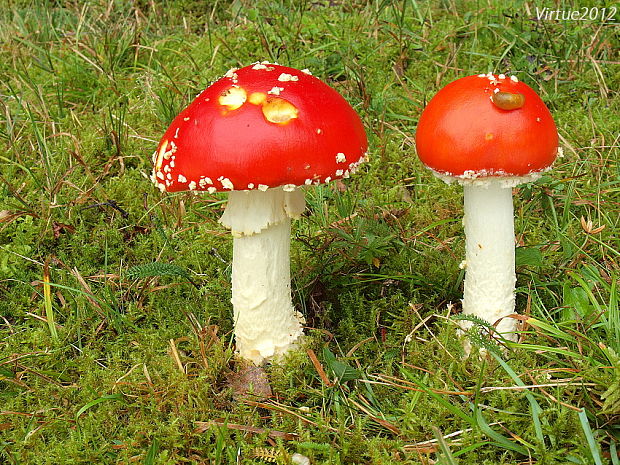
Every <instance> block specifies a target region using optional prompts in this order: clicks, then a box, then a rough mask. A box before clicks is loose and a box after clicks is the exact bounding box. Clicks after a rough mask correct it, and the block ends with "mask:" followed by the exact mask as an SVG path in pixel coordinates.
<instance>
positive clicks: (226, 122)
mask: <svg viewBox="0 0 620 465" xmlns="http://www.w3.org/2000/svg"><path fill="white" fill-rule="evenodd" d="M367 148H368V143H367V139H366V134H365V132H364V127H363V125H362V122H361V120H360V118H359V116H358V115H357V113H356V112H355V110H353V108H352V107H351V106H350V105H349V104H348V103H347V101H346V100H345V99H344V98H343V97H342V96H341V95H340V94H339V93H338V92H336V91H335V90H334V89H332V88H331V87H329V86H328V85H327V84H325V83H323V82H322V81H320V80H319V79H317V78H316V77H313V76H312V75H311V74H310V72H309V71H307V70H303V71H300V70H297V69H294V68H289V67H285V66H280V65H277V64H272V63H267V62H263V63H255V64H254V65H250V66H247V67H244V68H241V69H232V70H230V71H228V72H227V73H226V75H225V76H224V77H222V78H221V79H219V80H218V81H216V82H215V83H213V84H212V85H211V86H209V87H208V88H207V89H206V90H205V91H203V92H202V93H201V94H200V95H199V96H198V97H196V99H195V100H194V101H193V102H192V103H191V104H190V105H189V106H188V107H187V108H185V109H184V110H183V111H182V112H181V113H180V114H179V115H178V116H177V117H176V118H175V119H174V121H173V122H172V124H171V125H170V127H169V128H168V130H167V131H166V132H165V134H164V136H163V137H162V139H161V141H160V143H159V147H158V149H157V151H156V152H155V154H154V160H153V163H154V165H155V166H154V173H153V181H154V182H155V184H156V185H157V186H158V187H159V189H161V190H162V192H163V191H168V192H176V191H184V190H190V191H208V192H210V193H214V192H218V191H219V192H230V194H229V196H228V204H227V206H226V210H225V211H224V214H223V215H222V217H221V219H220V222H221V223H222V224H223V225H224V226H226V227H227V228H230V229H231V230H232V234H233V237H234V241H233V264H232V303H233V308H234V325H235V338H236V347H237V351H238V352H239V354H240V355H241V357H243V358H246V359H249V360H251V361H252V362H254V363H255V364H257V365H258V364H260V363H262V362H263V361H265V360H269V359H271V358H272V357H274V356H277V355H280V354H283V353H284V352H286V350H287V349H288V348H289V347H290V346H291V345H292V344H293V343H294V342H295V341H296V340H297V339H298V338H299V336H300V335H301V334H302V324H303V317H302V316H301V314H299V313H298V312H296V311H295V310H294V308H293V304H292V301H291V284H290V264H289V249H290V224H291V222H290V219H291V218H298V217H299V216H300V215H301V213H302V212H303V210H304V208H305V200H304V194H303V190H302V189H301V188H300V186H311V185H317V184H320V183H327V182H329V181H330V180H333V179H338V178H346V177H348V176H349V174H350V173H352V172H353V171H355V169H356V168H357V167H358V166H359V164H360V163H362V162H363V161H364V157H365V155H366V151H367Z"/></svg>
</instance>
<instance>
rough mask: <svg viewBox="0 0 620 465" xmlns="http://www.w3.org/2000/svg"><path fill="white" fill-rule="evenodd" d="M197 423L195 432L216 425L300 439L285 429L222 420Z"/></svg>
mask: <svg viewBox="0 0 620 465" xmlns="http://www.w3.org/2000/svg"><path fill="white" fill-rule="evenodd" d="M194 424H195V425H196V429H194V432H196V433H204V432H205V431H207V430H209V429H211V428H212V427H214V426H217V427H223V428H228V429H234V430H237V431H245V432H246V433H252V434H263V433H268V436H269V437H270V438H274V439H283V440H284V441H296V440H298V439H299V435H298V434H296V433H285V432H283V431H276V430H269V429H265V428H258V427H256V426H247V425H239V424H236V423H226V422H222V421H216V420H211V421H196V422H194Z"/></svg>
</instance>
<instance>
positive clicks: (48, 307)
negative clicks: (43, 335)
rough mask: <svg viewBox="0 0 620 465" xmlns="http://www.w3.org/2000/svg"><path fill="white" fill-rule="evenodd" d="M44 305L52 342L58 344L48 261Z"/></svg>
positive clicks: (45, 269)
mask: <svg viewBox="0 0 620 465" xmlns="http://www.w3.org/2000/svg"><path fill="white" fill-rule="evenodd" d="M43 304H44V306H45V317H46V319H47V325H48V326H49V328H50V335H51V336H52V341H54V342H55V343H57V342H58V332H57V331H56V323H55V320H54V307H53V306H52V290H51V286H50V267H49V263H48V262H47V260H46V261H45V265H44V266H43Z"/></svg>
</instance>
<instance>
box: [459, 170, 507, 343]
mask: <svg viewBox="0 0 620 465" xmlns="http://www.w3.org/2000/svg"><path fill="white" fill-rule="evenodd" d="M464 190H465V217H464V219H463V224H464V227H465V238H466V244H465V249H466V250H465V263H466V267H467V268H466V270H467V271H466V274H465V286H464V296H463V312H464V313H465V314H470V315H476V316H478V317H480V318H482V319H484V320H486V321H488V322H489V323H491V324H495V323H496V322H497V321H498V320H500V319H502V318H503V317H505V316H507V315H510V314H512V313H514V309H515V283H516V274H515V234H514V216H513V207H512V188H511V187H507V186H506V185H505V184H502V182H501V181H500V180H488V181H487V182H485V183H484V184H482V185H466V186H464ZM466 326H469V325H466ZM515 329H516V320H515V319H513V318H503V319H502V320H501V321H500V322H499V324H498V326H497V330H498V332H500V333H502V334H503V336H504V337H506V338H508V339H513V340H515V339H516V336H517V335H516V334H515V333H514V331H515Z"/></svg>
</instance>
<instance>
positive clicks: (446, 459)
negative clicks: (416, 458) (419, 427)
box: [433, 426, 458, 465]
mask: <svg viewBox="0 0 620 465" xmlns="http://www.w3.org/2000/svg"><path fill="white" fill-rule="evenodd" d="M433 434H434V435H435V438H436V439H437V444H439V450H440V451H441V453H442V454H443V455H442V456H441V458H440V459H439V460H437V463H438V464H441V465H458V462H457V461H456V458H454V455H452V451H451V450H450V447H449V446H448V443H447V442H446V440H445V439H444V437H443V434H442V433H441V431H440V430H439V428H437V427H436V426H433Z"/></svg>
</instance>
